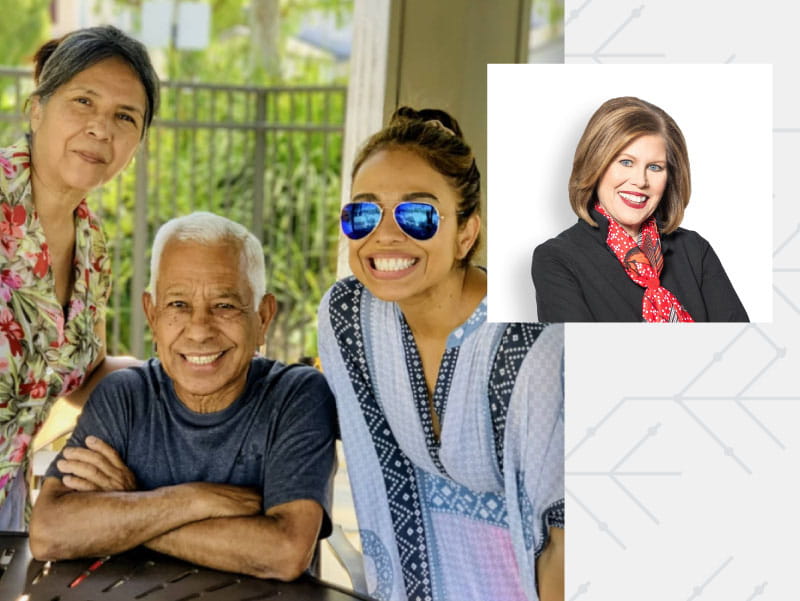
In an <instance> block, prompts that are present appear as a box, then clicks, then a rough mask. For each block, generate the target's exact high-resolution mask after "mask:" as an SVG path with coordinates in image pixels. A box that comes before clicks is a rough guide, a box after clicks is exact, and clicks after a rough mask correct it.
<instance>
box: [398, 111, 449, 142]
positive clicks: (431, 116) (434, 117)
mask: <svg viewBox="0 0 800 601" xmlns="http://www.w3.org/2000/svg"><path fill="white" fill-rule="evenodd" d="M409 121H416V122H419V123H430V124H431V125H432V126H434V127H436V128H438V129H441V130H444V131H446V132H448V133H449V134H451V135H454V136H456V137H457V138H459V139H461V140H463V139H464V135H463V134H462V133H461V127H460V126H459V124H458V121H456V120H455V118H454V117H453V116H451V115H450V113H448V112H446V111H442V110H439V109H420V110H416V109H413V108H411V107H410V106H401V107H400V108H398V109H397V110H396V111H395V112H394V114H392V118H391V119H390V120H389V125H390V126H391V125H397V124H399V123H403V122H409Z"/></svg>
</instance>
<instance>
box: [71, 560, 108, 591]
mask: <svg viewBox="0 0 800 601" xmlns="http://www.w3.org/2000/svg"><path fill="white" fill-rule="evenodd" d="M109 559H111V556H110V555H106V556H105V557H101V558H100V559H98V560H97V561H95V562H94V563H93V564H92V565H90V566H89V567H88V569H86V570H84V571H83V572H81V573H80V574H78V577H77V578H75V580H73V581H72V582H70V583H69V588H75V587H76V586H78V585H79V584H80V583H81V582H83V581H84V580H86V577H87V576H90V575H91V574H92V572H94V571H95V570H97V569H98V568H99V567H100V566H101V565H103V564H104V563H105V562H107V561H108V560H109Z"/></svg>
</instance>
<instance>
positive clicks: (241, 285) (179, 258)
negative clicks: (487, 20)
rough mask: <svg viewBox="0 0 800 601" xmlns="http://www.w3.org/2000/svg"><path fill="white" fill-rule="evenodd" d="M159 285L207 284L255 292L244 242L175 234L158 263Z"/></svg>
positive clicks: (165, 287) (162, 287) (188, 286)
mask: <svg viewBox="0 0 800 601" xmlns="http://www.w3.org/2000/svg"><path fill="white" fill-rule="evenodd" d="M157 287H158V288H157V289H158V291H159V293H160V292H161V291H162V290H163V291H166V290H168V289H170V290H172V289H176V288H185V289H195V288H198V287H199V288H203V289H204V290H207V291H211V290H214V291H228V292H229V293H232V292H234V291H235V292H236V293H237V294H240V295H247V294H252V291H251V290H250V282H249V281H248V279H247V273H246V270H245V257H244V253H243V251H242V245H241V243H239V242H237V241H235V240H219V241H215V242H209V243H206V242H198V241H194V240H180V239H177V238H173V239H171V240H169V241H168V242H167V243H166V244H165V245H164V249H163V251H162V253H161V261H160V263H159V267H158V278H157Z"/></svg>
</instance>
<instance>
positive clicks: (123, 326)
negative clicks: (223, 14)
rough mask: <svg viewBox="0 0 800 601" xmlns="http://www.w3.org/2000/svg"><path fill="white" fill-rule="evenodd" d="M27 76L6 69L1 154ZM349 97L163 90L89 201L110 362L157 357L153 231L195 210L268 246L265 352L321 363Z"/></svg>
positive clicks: (277, 90)
mask: <svg viewBox="0 0 800 601" xmlns="http://www.w3.org/2000/svg"><path fill="white" fill-rule="evenodd" d="M32 85H33V84H32V81H31V73H30V72H29V71H27V70H21V69H8V68H0V144H3V145H6V144H10V143H12V142H13V140H15V139H16V137H17V136H19V135H22V133H23V132H24V131H26V129H27V118H26V117H25V115H24V113H23V106H24V102H25V99H26V98H27V96H28V94H30V91H31V89H32ZM345 90H346V89H345V88H344V87H313V86H303V87H270V88H262V87H254V86H222V85H212V84H203V83H195V82H162V84H161V100H162V104H161V110H160V112H159V116H158V118H157V119H156V120H155V121H154V122H153V126H152V127H151V129H150V132H149V134H148V136H147V139H146V141H145V142H144V143H143V144H142V145H141V147H140V149H139V151H138V153H137V155H136V159H135V166H132V167H129V168H128V169H126V170H125V171H124V172H123V173H122V174H121V175H119V176H118V177H117V178H116V179H115V180H114V181H112V182H109V183H108V184H107V185H106V186H104V188H103V189H101V190H98V191H95V192H93V193H92V197H91V198H90V199H89V203H90V206H91V207H92V209H93V210H94V211H95V212H96V213H97V214H98V215H99V216H100V218H101V219H102V220H103V228H104V230H105V232H106V236H107V238H108V242H109V250H110V252H111V253H112V269H113V281H114V287H113V289H112V296H111V300H110V303H109V311H108V319H107V328H108V331H107V339H108V348H109V352H111V353H112V354H114V353H117V354H119V353H131V354H133V355H135V356H138V357H146V356H149V355H150V354H151V348H150V335H149V332H148V331H147V330H148V329H147V327H146V323H145V318H144V314H143V311H142V309H141V302H140V298H141V293H142V292H143V290H144V289H145V286H146V285H147V279H148V277H149V274H148V268H149V249H150V245H151V243H152V239H153V236H154V234H155V231H156V230H157V229H158V227H159V226H160V225H161V224H162V223H163V222H164V221H166V220H168V219H170V218H171V217H174V216H177V215H182V214H186V213H188V212H191V211H196V210H207V211H212V212H215V213H218V214H221V215H225V216H227V217H229V218H231V219H233V220H235V221H238V222H240V223H242V224H243V225H245V226H247V227H248V228H249V229H250V230H251V231H252V232H253V233H254V234H255V235H256V236H257V237H258V238H259V240H261V241H262V243H263V246H264V255H265V259H266V264H267V288H268V290H269V291H270V292H272V293H273V294H275V295H276V297H277V299H278V306H279V311H278V315H277V316H276V318H275V320H274V321H273V325H272V327H271V328H270V333H269V334H268V349H267V350H268V354H269V355H270V356H273V357H278V358H281V359H284V360H297V359H298V358H299V357H301V356H304V355H313V354H315V348H316V323H315V319H316V305H317V303H318V302H319V300H320V298H321V296H322V294H323V293H324V291H325V289H326V288H327V287H328V286H329V285H330V284H331V283H332V282H333V281H334V280H335V276H336V257H335V249H336V241H337V235H338V228H337V223H338V221H337V219H336V215H337V211H338V205H339V189H340V168H341V148H342V137H343V122H344V112H345Z"/></svg>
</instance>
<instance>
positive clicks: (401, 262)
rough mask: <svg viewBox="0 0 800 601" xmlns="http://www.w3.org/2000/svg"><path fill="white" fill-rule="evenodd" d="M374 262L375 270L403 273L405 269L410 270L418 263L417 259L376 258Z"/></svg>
mask: <svg viewBox="0 0 800 601" xmlns="http://www.w3.org/2000/svg"><path fill="white" fill-rule="evenodd" d="M372 261H373V262H374V263H375V269H377V270H378V271H401V270H403V269H408V268H409V267H411V266H412V265H413V264H414V263H416V262H417V260H416V259H398V258H396V257H393V258H391V259H386V258H383V259H379V258H377V257H376V258H374V259H373V260H372Z"/></svg>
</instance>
